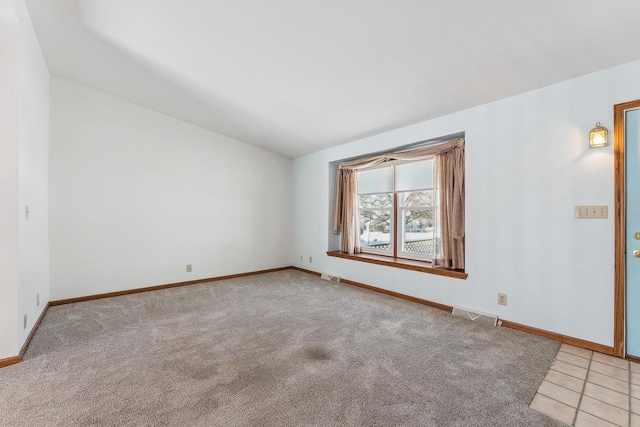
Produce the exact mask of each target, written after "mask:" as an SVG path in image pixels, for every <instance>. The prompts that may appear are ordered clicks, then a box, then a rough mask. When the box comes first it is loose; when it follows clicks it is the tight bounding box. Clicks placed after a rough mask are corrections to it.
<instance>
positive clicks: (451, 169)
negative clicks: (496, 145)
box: [434, 146, 465, 270]
mask: <svg viewBox="0 0 640 427" xmlns="http://www.w3.org/2000/svg"><path fill="white" fill-rule="evenodd" d="M435 164H436V179H435V182H434V186H435V193H436V233H435V234H436V235H435V236H434V239H435V242H436V256H435V258H434V265H435V266H437V267H445V268H453V269H460V270H464V216H465V211H464V195H465V193H464V146H460V147H456V148H455V149H453V150H451V151H448V152H446V153H442V154H439V155H437V156H436V158H435Z"/></svg>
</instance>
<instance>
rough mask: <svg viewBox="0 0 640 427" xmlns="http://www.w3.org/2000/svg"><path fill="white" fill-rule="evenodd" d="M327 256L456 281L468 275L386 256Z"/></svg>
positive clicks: (428, 264)
mask: <svg viewBox="0 0 640 427" xmlns="http://www.w3.org/2000/svg"><path fill="white" fill-rule="evenodd" d="M327 255H329V256H333V257H337V258H344V259H350V260H353V261H360V262H368V263H370V264H378V265H386V266H387V267H395V268H403V269H405V270H413V271H420V272H422V273H428V274H436V275H438V276H447V277H453V278H455V279H463V280H466V279H467V276H469V275H468V274H467V273H465V272H463V271H456V270H448V269H446V268H434V267H432V266H431V263H429V262H424V261H415V260H412V259H404V258H392V257H388V256H384V255H373V254H364V253H361V254H348V253H345V252H340V251H330V252H327Z"/></svg>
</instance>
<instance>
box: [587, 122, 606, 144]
mask: <svg viewBox="0 0 640 427" xmlns="http://www.w3.org/2000/svg"><path fill="white" fill-rule="evenodd" d="M608 132H609V131H608V130H607V128H606V127H604V126H602V125H601V124H600V122H598V123H596V127H594V128H593V129H591V132H589V147H591V148H596V147H604V146H605V145H607V133H608Z"/></svg>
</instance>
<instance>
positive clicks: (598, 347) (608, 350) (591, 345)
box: [500, 319, 613, 356]
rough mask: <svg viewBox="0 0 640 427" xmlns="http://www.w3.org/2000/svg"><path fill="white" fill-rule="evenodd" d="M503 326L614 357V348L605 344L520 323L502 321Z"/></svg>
mask: <svg viewBox="0 0 640 427" xmlns="http://www.w3.org/2000/svg"><path fill="white" fill-rule="evenodd" d="M500 321H501V322H502V326H504V327H505V328H510V329H515V330H516V331H522V332H527V333H529V334H533V335H539V336H541V337H545V338H549V339H552V340H555V341H560V342H563V343H565V344H570V345H574V346H576V347H582V348H586V349H588V350H593V351H597V352H598V353H604V354H608V355H611V356H613V347H610V346H608V345H604V344H598V343H595V342H591V341H587V340H583V339H580V338H574V337H570V336H567V335H562V334H558V333H556V332H551V331H545V330H544V329H538V328H534V327H532V326H527V325H521V324H520V323H515V322H510V321H508V320H502V319H500Z"/></svg>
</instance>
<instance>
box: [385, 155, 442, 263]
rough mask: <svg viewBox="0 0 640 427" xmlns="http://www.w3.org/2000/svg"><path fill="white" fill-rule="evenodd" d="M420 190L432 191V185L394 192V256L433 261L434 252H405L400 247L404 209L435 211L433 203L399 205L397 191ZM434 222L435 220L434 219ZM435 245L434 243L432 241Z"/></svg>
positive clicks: (411, 191)
mask: <svg viewBox="0 0 640 427" xmlns="http://www.w3.org/2000/svg"><path fill="white" fill-rule="evenodd" d="M434 174H435V165H434ZM420 191H433V187H431V188H422V189H419V190H407V191H398V192H395V193H394V201H395V202H396V205H397V206H396V210H397V211H398V225H397V231H398V233H397V234H398V235H397V236H396V241H397V242H398V250H397V252H396V256H397V257H398V258H405V259H415V260H420V261H433V258H434V257H435V253H434V254H433V255H428V254H419V253H415V252H405V251H403V250H402V249H403V248H404V244H405V241H404V239H405V233H404V211H424V212H427V211H431V212H434V211H435V203H434V206H401V205H400V197H399V193H416V192H420ZM434 222H435V221H434ZM434 228H435V224H434ZM434 235H435V230H434V231H433V232H432V237H433V239H432V240H435V237H434ZM434 245H435V243H434ZM434 249H435V248H434ZM434 252H435V250H434Z"/></svg>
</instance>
